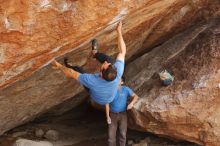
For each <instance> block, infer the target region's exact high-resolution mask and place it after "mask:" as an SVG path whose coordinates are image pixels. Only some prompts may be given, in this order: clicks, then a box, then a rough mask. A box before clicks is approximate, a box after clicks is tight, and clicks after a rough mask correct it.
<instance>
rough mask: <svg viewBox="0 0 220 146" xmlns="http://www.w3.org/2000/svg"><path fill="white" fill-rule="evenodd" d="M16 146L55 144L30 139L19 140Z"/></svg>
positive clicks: (51, 145)
mask: <svg viewBox="0 0 220 146" xmlns="http://www.w3.org/2000/svg"><path fill="white" fill-rule="evenodd" d="M14 146H53V144H52V143H50V142H48V141H33V140H28V139H18V140H16V142H15V144H14Z"/></svg>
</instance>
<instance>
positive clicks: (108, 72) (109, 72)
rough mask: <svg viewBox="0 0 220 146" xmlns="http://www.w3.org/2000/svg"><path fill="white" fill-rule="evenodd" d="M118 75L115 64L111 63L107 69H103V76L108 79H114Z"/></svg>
mask: <svg viewBox="0 0 220 146" xmlns="http://www.w3.org/2000/svg"><path fill="white" fill-rule="evenodd" d="M116 76H117V69H116V68H115V67H114V66H113V65H111V64H110V65H109V66H108V68H107V69H103V70H102V77H103V78H104V79H105V80H106V81H113V80H114V79H115V78H116Z"/></svg>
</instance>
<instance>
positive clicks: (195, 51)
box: [125, 19, 220, 146]
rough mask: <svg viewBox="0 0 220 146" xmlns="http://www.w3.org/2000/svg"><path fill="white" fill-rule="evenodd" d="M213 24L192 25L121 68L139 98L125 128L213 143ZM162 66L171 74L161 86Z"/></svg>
mask: <svg viewBox="0 0 220 146" xmlns="http://www.w3.org/2000/svg"><path fill="white" fill-rule="evenodd" d="M219 24H220V19H218V20H213V21H210V22H209V23H207V24H204V23H202V24H199V25H197V26H194V27H192V28H190V29H189V30H187V31H185V32H183V33H181V34H179V35H177V36H175V37H174V38H172V39H170V40H169V41H167V42H166V43H164V44H163V45H161V46H159V47H157V48H155V49H154V50H153V51H151V52H149V53H147V54H145V55H143V56H142V57H140V58H138V59H137V60H135V61H133V62H132V63H130V64H129V65H128V66H127V70H126V72H125V73H126V76H127V78H129V79H130V80H129V83H128V84H129V85H130V86H131V87H133V89H134V90H135V91H136V92H137V94H138V95H140V96H141V97H142V98H141V99H140V100H139V101H138V103H137V104H136V106H135V108H134V109H133V110H132V111H131V112H130V116H131V117H132V119H130V125H132V126H130V127H131V128H134V129H139V130H142V131H145V130H146V131H150V132H153V133H156V134H159V135H165V136H167V137H172V138H176V139H187V140H189V141H191V142H195V143H198V144H201V145H207V146H218V145H219V143H220V130H219V128H220V112H219V111H220V106H219V105H220V87H219V83H220V25H219ZM146 60H148V61H146ZM162 68H166V69H169V70H171V71H172V73H173V74H174V76H175V81H174V83H173V84H172V85H171V86H168V87H164V86H162V85H161V83H160V81H159V79H158V78H159V77H158V75H157V73H158V72H159V70H160V69H162Z"/></svg>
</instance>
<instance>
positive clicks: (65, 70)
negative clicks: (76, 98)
mask: <svg viewBox="0 0 220 146" xmlns="http://www.w3.org/2000/svg"><path fill="white" fill-rule="evenodd" d="M53 65H54V66H55V67H57V68H58V69H60V70H61V71H62V72H63V73H64V74H65V75H66V76H67V77H70V78H74V79H76V80H78V78H79V76H80V73H79V72H77V71H74V70H73V69H70V68H67V67H65V66H63V65H62V64H60V63H59V62H57V61H56V60H54V62H53Z"/></svg>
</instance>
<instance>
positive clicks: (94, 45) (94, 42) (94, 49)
mask: <svg viewBox="0 0 220 146" xmlns="http://www.w3.org/2000/svg"><path fill="white" fill-rule="evenodd" d="M91 42H92V53H93V55H95V53H97V52H98V49H99V45H98V41H97V40H96V39H93V40H92V41H91Z"/></svg>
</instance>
